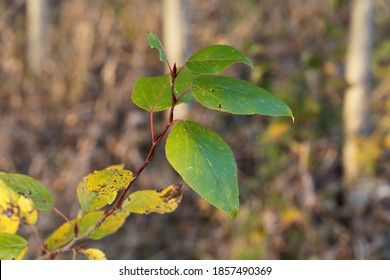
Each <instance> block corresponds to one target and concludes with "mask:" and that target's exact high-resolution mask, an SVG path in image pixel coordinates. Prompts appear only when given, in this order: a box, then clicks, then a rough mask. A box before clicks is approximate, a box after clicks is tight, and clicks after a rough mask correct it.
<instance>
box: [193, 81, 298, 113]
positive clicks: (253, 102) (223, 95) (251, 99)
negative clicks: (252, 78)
mask: <svg viewBox="0 0 390 280" xmlns="http://www.w3.org/2000/svg"><path fill="white" fill-rule="evenodd" d="M192 94H193V96H194V98H195V99H196V100H197V101H198V102H199V103H201V104H202V105H203V106H205V107H207V108H209V109H212V110H218V111H223V112H229V113H232V114H243V115H249V114H259V115H269V116H289V117H292V112H291V109H290V108H289V107H288V106H287V105H286V104H285V103H284V102H283V101H281V100H279V99H277V98H276V97H275V96H273V95H272V94H271V93H269V92H268V91H266V90H264V89H262V88H260V87H258V86H256V85H254V84H252V83H249V82H246V81H243V80H240V79H236V78H231V77H224V76H201V77H197V78H195V79H194V80H193V87H192Z"/></svg>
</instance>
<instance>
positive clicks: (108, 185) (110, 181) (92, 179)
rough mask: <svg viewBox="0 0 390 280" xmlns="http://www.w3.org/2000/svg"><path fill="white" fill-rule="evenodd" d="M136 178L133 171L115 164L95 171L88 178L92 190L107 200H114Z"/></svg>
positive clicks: (108, 202) (87, 182)
mask: <svg viewBox="0 0 390 280" xmlns="http://www.w3.org/2000/svg"><path fill="white" fill-rule="evenodd" d="M133 180H134V176H133V173H132V172H131V171H129V170H125V169H123V165H114V166H110V167H107V168H106V169H103V170H100V171H94V172H93V173H92V174H91V175H90V176H89V177H88V178H87V180H86V185H87V188H88V190H89V191H90V192H97V193H98V194H99V195H101V196H103V197H104V198H105V199H106V200H107V204H110V203H112V202H113V201H114V199H115V197H116V195H117V193H118V191H119V190H121V189H124V188H126V187H127V186H128V185H129V184H130V182H131V181H133Z"/></svg>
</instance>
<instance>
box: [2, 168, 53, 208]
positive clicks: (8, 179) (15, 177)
mask: <svg viewBox="0 0 390 280" xmlns="http://www.w3.org/2000/svg"><path fill="white" fill-rule="evenodd" d="M0 180H2V181H3V182H4V184H5V185H6V186H7V187H9V188H10V189H12V190H13V191H15V192H16V193H18V194H20V195H22V196H24V197H25V198H27V199H30V200H32V201H33V202H34V205H35V206H36V207H37V208H38V209H39V210H42V211H47V210H51V208H52V206H53V205H54V199H53V197H52V195H51V194H50V192H49V191H48V190H47V189H46V188H45V186H43V185H42V184H41V183H40V182H38V181H37V180H35V179H33V178H31V177H30V176H27V175H23V174H15V173H5V172H0Z"/></svg>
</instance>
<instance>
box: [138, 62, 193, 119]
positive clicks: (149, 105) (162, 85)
mask: <svg viewBox="0 0 390 280" xmlns="http://www.w3.org/2000/svg"><path fill="white" fill-rule="evenodd" d="M194 77H195V75H194V74H192V73H191V72H190V71H189V70H188V69H187V68H186V67H185V68H184V69H183V70H182V71H181V72H180V74H179V76H178V77H177V78H176V81H175V96H176V97H179V95H180V94H181V93H182V92H183V91H184V90H186V89H188V88H190V87H191V86H192V80H193V78H194ZM171 99H172V97H171V86H170V82H169V76H168V75H164V76H157V77H141V78H139V79H137V81H136V82H135V84H134V87H133V92H132V95H131V100H132V101H133V102H134V104H136V105H137V106H138V107H140V108H141V109H144V110H146V111H148V112H150V111H152V110H153V111H154V112H160V111H164V110H166V109H169V108H170V107H171V103H172V100H171ZM191 99H192V95H191V92H188V93H186V95H185V96H184V97H183V98H182V99H181V100H180V102H179V104H181V103H187V102H189V101H190V100H191Z"/></svg>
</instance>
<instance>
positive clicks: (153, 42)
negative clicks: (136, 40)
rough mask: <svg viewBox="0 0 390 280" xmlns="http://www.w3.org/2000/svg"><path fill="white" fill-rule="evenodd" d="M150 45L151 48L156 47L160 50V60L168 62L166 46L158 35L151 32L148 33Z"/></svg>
mask: <svg viewBox="0 0 390 280" xmlns="http://www.w3.org/2000/svg"><path fill="white" fill-rule="evenodd" d="M147 36H148V41H149V45H150V47H151V48H156V49H158V51H159V52H160V61H163V62H166V61H167V57H166V55H165V51H164V48H163V46H162V44H161V42H160V40H159V39H158V37H157V36H156V35H154V34H153V33H151V32H148V33H147Z"/></svg>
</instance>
